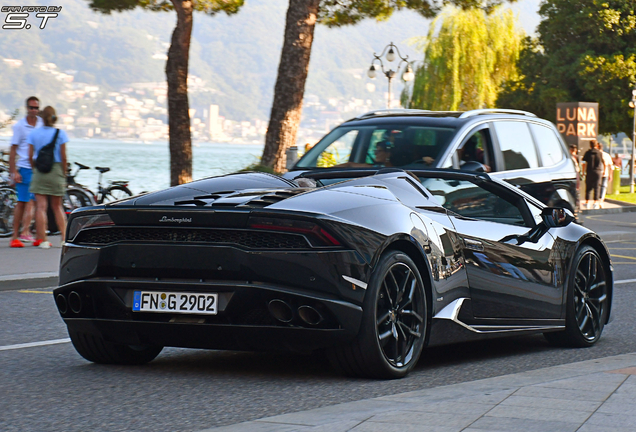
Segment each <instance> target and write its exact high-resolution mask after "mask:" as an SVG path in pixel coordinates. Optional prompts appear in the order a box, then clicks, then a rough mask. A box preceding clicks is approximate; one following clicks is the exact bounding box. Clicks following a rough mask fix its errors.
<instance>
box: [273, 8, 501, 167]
mask: <svg viewBox="0 0 636 432" xmlns="http://www.w3.org/2000/svg"><path fill="white" fill-rule="evenodd" d="M503 1H505V0H486V1H482V0H289V7H288V9H287V17H286V21H285V33H284V42H283V49H282V52H281V57H280V63H279V66H278V76H277V78H276V84H275V86H274V101H273V103H272V110H271V114H270V119H269V126H268V128H267V134H266V136H265V148H264V149H263V155H262V157H261V163H262V164H263V165H265V166H268V167H271V168H273V169H274V171H277V172H281V171H283V170H284V168H285V161H286V157H285V151H286V150H287V148H289V147H290V146H292V145H295V144H296V134H297V132H298V125H299V123H300V116H301V114H302V104H303V97H304V92H305V81H306V80H307V73H308V69H309V60H310V57H311V47H312V44H313V40H314V29H315V27H316V23H317V22H321V23H322V24H324V25H327V26H330V27H337V26H343V25H352V24H356V23H358V22H360V21H361V20H363V19H367V18H374V19H377V20H386V19H388V18H389V17H390V16H391V15H392V14H393V12H395V11H397V10H401V9H411V10H415V11H417V12H419V13H420V14H421V15H422V16H423V17H425V18H432V17H434V16H435V15H436V14H437V13H438V12H439V11H440V7H441V5H442V4H447V3H448V4H453V5H456V6H460V7H463V8H473V7H480V8H484V9H485V10H491V9H492V8H494V7H495V6H496V5H498V4H500V3H502V2H503ZM509 1H514V0H509Z"/></svg>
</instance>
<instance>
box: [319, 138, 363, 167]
mask: <svg viewBox="0 0 636 432" xmlns="http://www.w3.org/2000/svg"><path fill="white" fill-rule="evenodd" d="M358 133H359V131H358V130H357V129H353V130H349V131H346V132H345V133H344V134H343V135H341V136H339V137H337V138H336V139H335V140H333V141H332V142H331V143H330V144H329V145H328V146H327V148H325V149H324V150H323V151H322V152H320V154H319V155H318V157H317V159H316V165H315V166H316V167H318V168H329V167H332V166H334V165H338V164H342V163H345V162H348V161H349V157H350V156H351V151H352V150H353V144H354V143H355V141H356V137H357V136H358Z"/></svg>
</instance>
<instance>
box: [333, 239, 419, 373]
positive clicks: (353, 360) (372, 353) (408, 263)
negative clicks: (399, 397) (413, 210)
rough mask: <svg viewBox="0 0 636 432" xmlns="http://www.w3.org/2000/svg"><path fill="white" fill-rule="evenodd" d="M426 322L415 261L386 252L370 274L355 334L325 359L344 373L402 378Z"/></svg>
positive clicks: (412, 363)
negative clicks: (348, 342)
mask: <svg viewBox="0 0 636 432" xmlns="http://www.w3.org/2000/svg"><path fill="white" fill-rule="evenodd" d="M428 324H429V312H428V300H427V296H426V291H425V288H424V283H423V281H422V278H421V276H420V272H419V271H418V268H417V266H416V265H415V263H414V262H413V260H412V259H411V258H410V257H409V256H408V255H406V254H404V253H402V252H399V251H394V250H391V251H388V252H386V253H385V254H384V255H382V257H381V258H380V260H379V262H378V264H377V266H376V268H375V270H374V271H373V273H372V276H371V281H370V283H369V285H368V287H367V292H366V295H365V299H364V304H363V316H362V323H361V326H360V331H359V333H358V335H357V336H356V338H355V339H354V340H353V342H352V343H351V344H349V345H345V346H340V347H336V348H335V349H332V350H331V351H329V353H328V354H329V360H330V361H331V363H332V365H333V366H334V367H335V369H336V370H338V371H340V372H343V373H345V374H346V375H350V376H361V377H367V378H381V379H394V378H402V377H404V376H406V375H407V374H408V373H409V372H410V371H411V370H412V369H413V368H414V367H415V365H416V364H417V361H418V360H419V358H420V354H421V353H422V349H423V348H424V344H425V341H426V338H427V332H428V327H429V325H428Z"/></svg>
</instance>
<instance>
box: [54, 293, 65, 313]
mask: <svg viewBox="0 0 636 432" xmlns="http://www.w3.org/2000/svg"><path fill="white" fill-rule="evenodd" d="M55 304H56V305H57V310H59V311H60V313H61V314H65V313H66V311H67V310H68V303H66V297H64V296H63V295H62V294H58V295H57V297H55Z"/></svg>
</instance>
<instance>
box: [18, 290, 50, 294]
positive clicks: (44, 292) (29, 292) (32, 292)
mask: <svg viewBox="0 0 636 432" xmlns="http://www.w3.org/2000/svg"><path fill="white" fill-rule="evenodd" d="M18 292H19V293H27V294H53V291H35V290H18Z"/></svg>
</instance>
